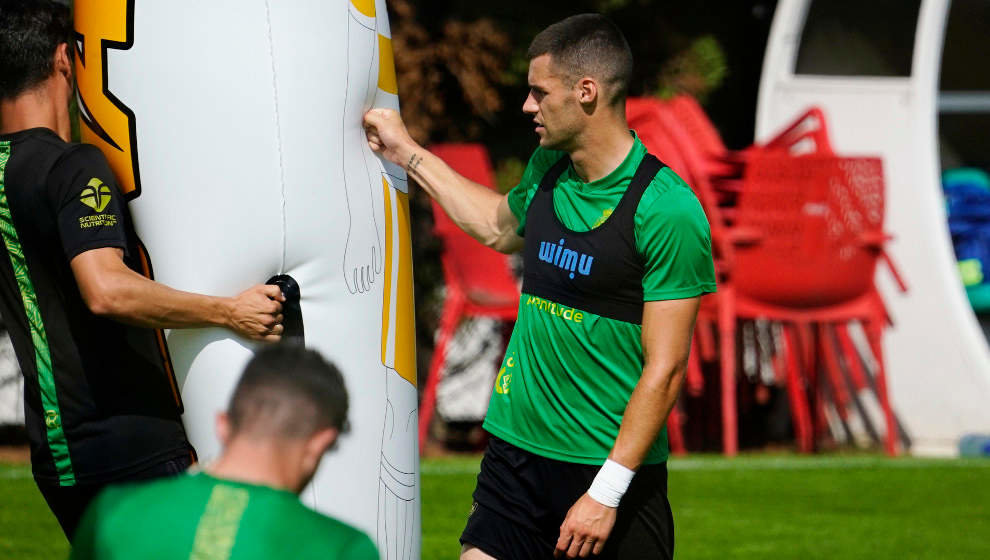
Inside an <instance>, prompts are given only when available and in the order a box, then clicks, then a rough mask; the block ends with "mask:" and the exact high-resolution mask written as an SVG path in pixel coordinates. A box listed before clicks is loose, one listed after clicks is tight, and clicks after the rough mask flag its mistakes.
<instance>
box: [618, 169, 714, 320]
mask: <svg viewBox="0 0 990 560" xmlns="http://www.w3.org/2000/svg"><path fill="white" fill-rule="evenodd" d="M654 181H655V182H656V181H660V183H659V187H658V185H651V188H654V187H656V188H657V191H658V192H659V194H658V195H656V196H655V197H651V198H649V199H647V197H646V196H645V195H644V199H643V201H642V203H641V204H640V207H639V208H638V210H637V212H636V246H637V249H638V250H639V252H640V254H641V255H643V256H644V261H645V269H646V270H645V274H644V275H643V300H644V301H659V300H668V299H683V298H690V297H695V296H700V295H702V294H706V293H710V292H714V291H715V266H714V263H713V262H712V239H711V231H710V230H709V227H708V219H707V218H706V217H705V212H704V210H702V208H701V203H700V202H698V199H697V197H695V195H694V193H693V192H692V191H691V189H690V187H688V186H687V185H686V184H685V183H684V182H683V181H681V179H680V178H679V177H678V176H677V175H676V174H675V173H674V172H673V171H671V170H670V169H669V168H666V169H662V170H661V171H660V173H659V174H658V175H657V178H656V179H654Z"/></svg>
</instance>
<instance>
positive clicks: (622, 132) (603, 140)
mask: <svg viewBox="0 0 990 560" xmlns="http://www.w3.org/2000/svg"><path fill="white" fill-rule="evenodd" d="M633 142H635V141H634V140H633V136H632V134H630V133H629V127H628V125H626V121H625V118H624V115H623V118H622V119H621V120H620V119H613V120H610V121H608V122H607V123H603V124H602V125H601V126H594V127H588V128H587V129H585V130H584V131H583V134H582V135H581V138H580V140H579V141H578V142H577V143H576V144H577V146H576V148H575V149H574V150H572V151H571V152H570V156H571V163H573V164H574V171H575V172H576V173H577V175H578V177H580V178H581V180H582V181H584V182H585V183H590V182H592V181H597V180H599V179H601V178H603V177H605V176H607V175H608V174H609V173H611V172H612V171H615V169H616V168H617V167H619V166H620V165H622V162H623V161H625V159H626V156H627V155H629V150H631V149H632V147H633Z"/></svg>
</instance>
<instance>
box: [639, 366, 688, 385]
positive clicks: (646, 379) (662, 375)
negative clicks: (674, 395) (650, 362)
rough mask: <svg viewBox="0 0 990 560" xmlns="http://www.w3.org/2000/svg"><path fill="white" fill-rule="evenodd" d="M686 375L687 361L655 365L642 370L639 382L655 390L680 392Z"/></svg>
mask: <svg viewBox="0 0 990 560" xmlns="http://www.w3.org/2000/svg"><path fill="white" fill-rule="evenodd" d="M686 375H687V360H686V359H685V360H683V361H678V362H676V363H665V364H657V365H655V366H653V367H647V368H645V369H644V370H643V378H642V380H641V382H643V383H646V384H647V385H649V386H651V387H652V388H653V389H655V390H661V391H669V390H675V391H677V390H680V387H681V384H682V383H683V382H684V378H685V376H686Z"/></svg>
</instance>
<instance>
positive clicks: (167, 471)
mask: <svg viewBox="0 0 990 560" xmlns="http://www.w3.org/2000/svg"><path fill="white" fill-rule="evenodd" d="M192 463H193V454H192V452H191V451H190V453H188V454H187V455H182V456H179V457H173V458H171V459H167V460H165V461H162V462H160V463H155V464H154V465H151V466H150V467H148V468H146V469H144V470H141V471H138V472H136V473H133V474H131V475H129V476H128V477H127V478H126V479H121V480H114V481H112V482H104V483H95V484H76V485H75V486H59V485H58V483H51V482H45V481H41V480H37V479H35V483H37V485H38V489H39V490H41V495H42V496H44V498H45V501H46V502H48V507H49V508H51V510H52V513H54V514H55V518H56V519H58V524H59V525H61V526H62V531H63V532H64V533H65V536H66V538H68V539H69V542H72V538H73V537H74V536H75V533H76V528H77V527H78V526H79V522H80V521H81V520H82V516H83V514H84V513H85V512H86V507H87V506H88V505H89V503H90V502H92V501H93V499H94V498H96V496H97V495H99V493H100V491H102V490H103V489H104V488H106V487H107V486H109V485H110V484H117V483H124V482H138V481H144V480H152V479H155V478H162V477H166V476H175V475H178V474H181V473H182V472H184V471H185V470H186V469H188V468H189V467H190V466H191V465H192Z"/></svg>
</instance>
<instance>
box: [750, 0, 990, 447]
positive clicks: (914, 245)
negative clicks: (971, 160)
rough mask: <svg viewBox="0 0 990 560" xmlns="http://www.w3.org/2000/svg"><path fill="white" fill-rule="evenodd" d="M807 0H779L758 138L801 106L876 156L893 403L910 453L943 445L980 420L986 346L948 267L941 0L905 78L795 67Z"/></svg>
mask: <svg viewBox="0 0 990 560" xmlns="http://www.w3.org/2000/svg"><path fill="white" fill-rule="evenodd" d="M806 5H807V0H791V1H787V0H785V1H782V2H780V3H779V4H778V6H777V14H776V15H775V17H774V23H773V28H772V30H771V36H770V40H769V42H768V46H767V55H766V59H765V63H764V69H763V78H762V82H761V84H760V103H759V109H758V114H757V140H760V139H766V138H769V137H771V136H772V135H773V134H774V133H775V131H777V130H779V129H780V128H782V127H783V126H784V125H786V124H787V123H789V122H790V121H791V120H792V119H794V118H795V117H796V116H797V115H798V114H800V112H802V111H803V110H805V109H807V108H808V107H810V106H813V105H814V106H819V107H821V108H822V109H823V110H824V112H825V115H826V118H827V120H828V125H829V132H830V134H831V138H832V141H833V147H834V148H835V150H836V152H837V153H839V154H840V155H880V156H882V158H883V162H884V175H885V180H886V188H887V191H886V196H887V216H886V229H887V230H888V231H889V232H891V233H892V234H893V235H894V238H895V239H894V241H893V242H891V243H890V244H889V245H888V250H889V251H890V253H891V255H892V256H893V258H894V260H895V261H896V263H897V264H898V265H899V267H900V270H901V272H902V273H903V275H904V276H905V278H906V281H907V283H908V285H909V288H910V291H909V292H908V293H907V294H901V293H900V292H899V291H897V289H896V288H895V286H894V284H893V282H892V280H891V278H890V276H889V273H888V271H887V270H886V269H885V267H883V266H881V267H879V268H878V273H877V284H878V286H879V287H880V290H881V292H882V294H883V296H884V300H885V301H886V303H887V306H888V309H889V311H890V314H891V316H892V318H893V321H894V326H893V327H892V328H890V329H888V330H887V331H886V335H885V340H884V351H885V353H886V365H887V371H888V379H889V385H890V394H891V397H892V399H893V403H894V407H895V410H896V412H897V414H898V415H899V417H900V419H901V421H902V422H903V424H904V427H905V429H906V430H907V432H908V434H909V435H910V436H911V437H912V438H913V440H914V449H913V450H912V451H913V452H916V453H930V454H945V453H947V452H951V451H952V450H953V449H954V448H955V446H956V444H957V440H958V439H959V437H960V436H962V435H963V434H965V433H969V432H980V431H983V432H986V431H990V406H987V403H988V402H990V351H988V347H987V343H986V341H985V339H984V337H983V334H982V332H981V330H980V328H979V325H978V323H977V321H976V319H975V316H974V315H973V312H972V310H971V308H970V306H969V302H968V300H967V299H966V296H965V292H964V291H963V288H962V283H961V281H960V279H959V278H958V276H957V272H956V266H955V257H954V254H953V250H952V244H951V240H950V238H949V234H948V227H947V224H946V217H945V213H944V203H943V202H942V191H941V183H940V177H939V163H938V153H937V144H936V128H935V116H936V113H935V111H936V108H935V104H936V95H935V93H936V89H937V83H938V75H939V73H938V65H939V60H940V53H941V45H942V30H943V27H944V21H945V16H946V11H947V9H948V2H947V1H945V0H928V1H926V2H924V3H923V4H922V8H921V14H920V16H919V28H918V36H917V38H916V42H915V55H914V65H913V68H914V70H913V76H912V77H911V78H888V79H880V78H842V77H829V78H816V77H808V76H801V77H795V76H794V75H793V73H792V71H791V70H792V65H793V60H794V53H795V52H796V49H797V46H798V43H799V37H800V36H799V33H800V30H801V27H802V24H803V21H802V20H803V17H804V15H803V14H804V12H805V9H806Z"/></svg>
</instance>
